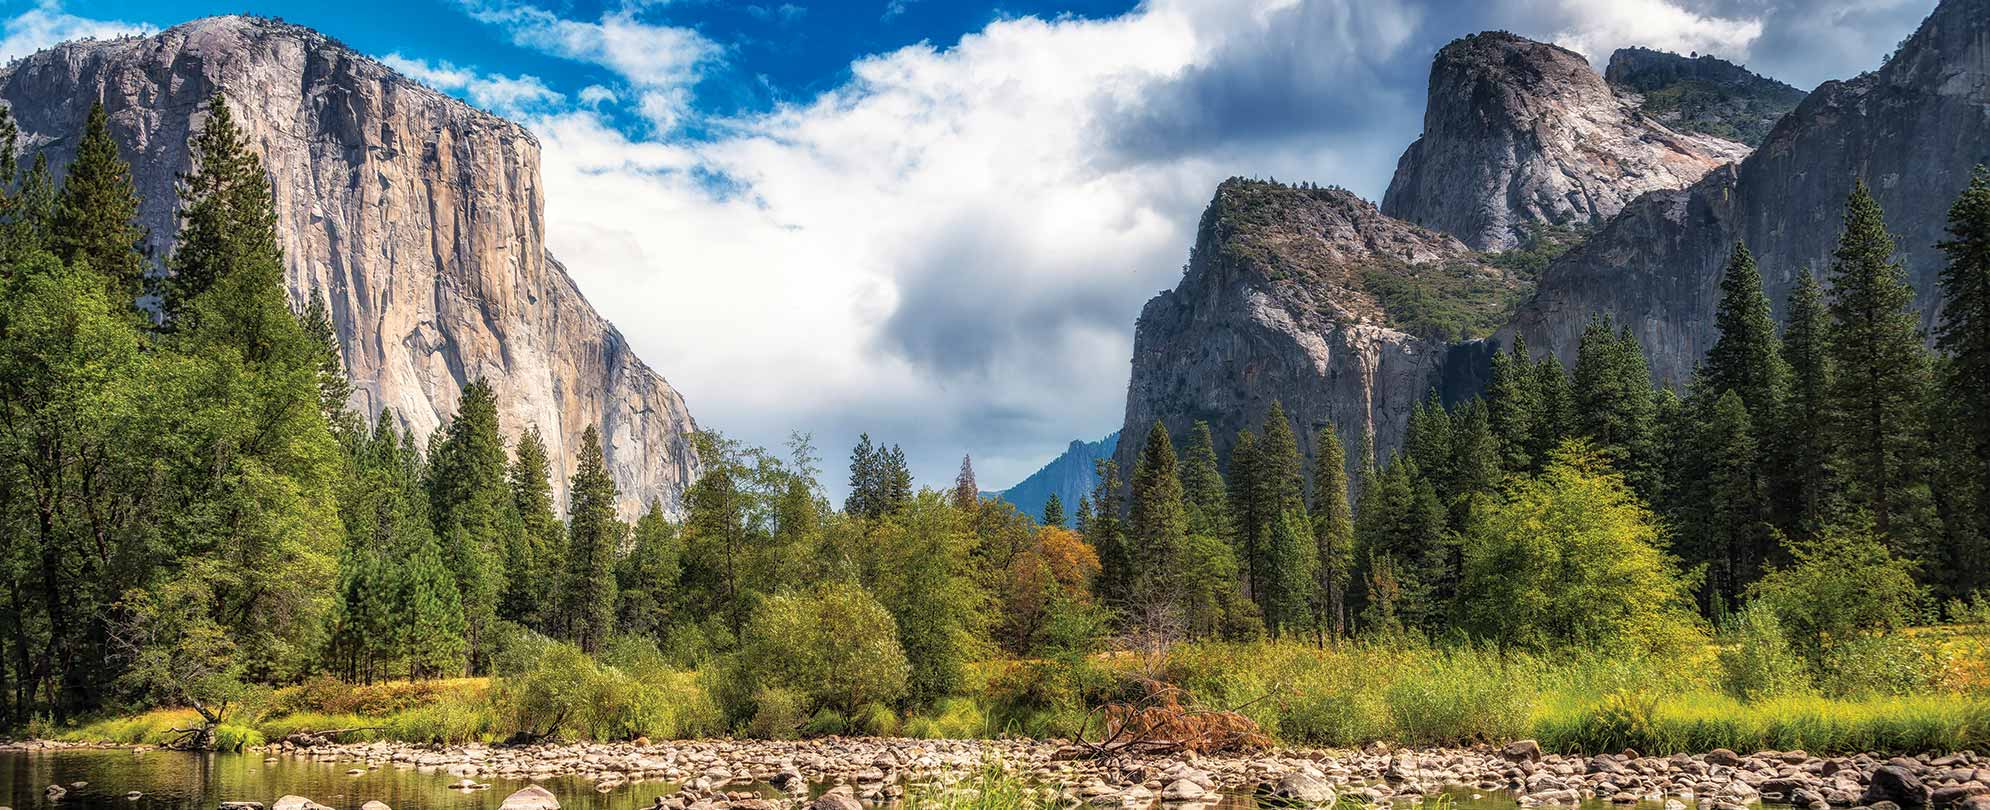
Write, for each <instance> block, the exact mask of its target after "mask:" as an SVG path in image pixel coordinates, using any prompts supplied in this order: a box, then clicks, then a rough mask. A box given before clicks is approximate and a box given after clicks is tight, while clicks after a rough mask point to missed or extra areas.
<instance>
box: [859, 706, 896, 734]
mask: <svg viewBox="0 0 1990 810" xmlns="http://www.w3.org/2000/svg"><path fill="white" fill-rule="evenodd" d="M898 729H899V722H898V712H895V711H892V710H891V707H890V706H886V705H884V704H882V703H866V704H864V707H863V708H861V709H858V710H857V713H856V714H855V715H852V716H851V717H850V731H851V732H852V733H856V734H864V735H868V736H872V737H894V736H897V735H898Z"/></svg>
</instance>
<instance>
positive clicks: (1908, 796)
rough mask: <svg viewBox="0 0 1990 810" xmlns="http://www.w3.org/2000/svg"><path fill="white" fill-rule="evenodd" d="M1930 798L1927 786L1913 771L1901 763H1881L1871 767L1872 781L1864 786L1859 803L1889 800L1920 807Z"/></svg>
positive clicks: (1901, 804)
mask: <svg viewBox="0 0 1990 810" xmlns="http://www.w3.org/2000/svg"><path fill="white" fill-rule="evenodd" d="M1931 799H1933V795H1932V793H1931V791H1929V790H1928V786H1927V785H1925V784H1922V783H1921V777H1918V776H1915V775H1914V772H1913V771H1910V770H1908V769H1907V768H1906V767H1905V766H1901V765H1881V766H1879V767H1878V768H1874V769H1873V775H1872V782H1871V783H1870V784H1868V785H1867V786H1866V792H1865V795H1863V796H1861V797H1859V803H1860V804H1874V803H1876V802H1882V801H1890V802H1894V803H1896V804H1899V805H1900V806H1902V807H1922V806H1925V805H1927V804H1928V802H1929V801H1930V800H1931Z"/></svg>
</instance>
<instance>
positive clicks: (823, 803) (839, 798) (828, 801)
mask: <svg viewBox="0 0 1990 810" xmlns="http://www.w3.org/2000/svg"><path fill="white" fill-rule="evenodd" d="M808 808H809V810H864V806H863V805H862V804H859V803H858V802H857V800H856V799H853V798H850V797H849V796H848V795H846V794H842V793H824V794H822V795H821V796H818V797H816V799H815V801H813V802H810V803H809V806H808Z"/></svg>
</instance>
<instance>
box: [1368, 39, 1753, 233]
mask: <svg viewBox="0 0 1990 810" xmlns="http://www.w3.org/2000/svg"><path fill="white" fill-rule="evenodd" d="M1638 101H1639V99H1637V98H1636V97H1634V96H1631V97H1627V96H1623V95H1619V94H1618V93H1617V92H1616V91H1615V90H1614V89H1612V88H1611V86H1610V84H1609V83H1608V82H1606V81H1604V79H1603V77H1602V76H1601V75H1599V74H1598V73H1597V72H1596V71H1595V70H1594V69H1593V68H1591V67H1590V65H1589V62H1588V61H1587V60H1585V59H1584V58H1583V57H1582V56H1581V55H1580V54H1577V53H1575V52H1574V51H1570V50H1567V49H1565V48H1560V47H1557V46H1554V45H1549V44H1545V43H1540V42H1534V41H1532V40H1528V39H1525V38H1522V37H1518V36H1514V35H1512V34H1508V33H1504V32H1487V33H1482V34H1474V35H1472V36H1468V37H1465V38H1463V39H1459V40H1457V41H1455V42H1452V43H1451V44H1450V45H1447V46H1445V47H1444V49H1443V50H1442V51H1439V52H1438V54H1437V60H1436V62H1435V63H1434V64H1433V65H1432V66H1431V71H1430V97H1429V103H1428V105H1427V106H1426V107H1425V112H1424V125H1423V136H1422V137H1420V138H1418V139H1417V141H1416V142H1415V143H1413V144H1411V145H1410V147H1409V149H1408V150H1407V151H1405V152H1404V153H1403V156H1402V159H1401V160H1399V161H1398V162H1397V165H1396V174H1395V177H1394V179H1393V180H1392V181H1391V182H1390V183H1389V190H1388V193H1387V194H1386V195H1385V196H1384V197H1383V198H1382V211H1383V213H1386V214H1388V215H1390V216H1392V217H1396V218H1398V219H1402V220H1406V221H1409V222H1412V223H1415V224H1418V225H1422V226H1424V227H1427V228H1431V229H1433V230H1437V231H1441V232H1444V233H1448V234H1451V235H1452V236H1456V237H1458V238H1459V239H1461V240H1463V241H1464V242H1465V244H1467V245H1469V246H1471V247H1473V248H1476V249H1479V250H1505V249H1507V248H1512V247H1515V246H1517V245H1519V244H1521V243H1522V241H1523V240H1524V238H1525V237H1526V234H1527V228H1528V227H1529V226H1531V225H1533V224H1535V223H1542V224H1549V225H1564V226H1579V225H1584V224H1587V223H1592V222H1601V221H1603V220H1606V219H1609V218H1610V217H1613V216H1615V215H1616V214H1617V212H1619V211H1621V210H1623V208H1624V206H1625V205H1626V204H1628V203H1629V202H1630V201H1631V200H1634V199H1636V198H1637V197H1638V196H1639V195H1641V194H1644V193H1645V192H1647V191H1654V190H1661V189H1674V188H1682V187H1684V186H1687V185H1691V184H1692V183H1693V182H1694V181H1696V180H1699V179H1700V177H1701V176H1703V175H1705V174H1706V173H1707V172H1709V171H1712V170H1713V169H1715V168H1718V167H1720V166H1722V165H1724V164H1727V163H1730V162H1733V161H1736V160H1740V159H1741V158H1742V157H1743V156H1745V155H1747V154H1748V151H1749V150H1748V147H1747V146H1744V145H1742V144H1739V143H1734V142H1732V141H1728V140H1723V139H1721V138H1716V137H1712V136H1709V135H1702V134H1691V133H1680V132H1675V131H1673V130H1672V129H1670V128H1668V127H1666V126H1665V125H1664V124H1662V123H1660V122H1659V121H1658V120H1657V119H1655V118H1653V117H1651V116H1649V115H1646V114H1645V113H1643V112H1641V111H1640V110H1639V109H1638V106H1637V105H1638Z"/></svg>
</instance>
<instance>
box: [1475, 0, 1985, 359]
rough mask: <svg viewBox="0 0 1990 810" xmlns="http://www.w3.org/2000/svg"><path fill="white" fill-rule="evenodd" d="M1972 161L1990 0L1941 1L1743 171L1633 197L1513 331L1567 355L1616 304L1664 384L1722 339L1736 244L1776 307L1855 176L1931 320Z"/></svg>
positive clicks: (1978, 146) (1823, 94)
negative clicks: (1954, 213) (1949, 225)
mask: <svg viewBox="0 0 1990 810" xmlns="http://www.w3.org/2000/svg"><path fill="white" fill-rule="evenodd" d="M1978 164H1990V0H1945V2H1943V3H1941V4H1940V5H1939V6H1937V7H1936V9H1935V11H1934V13H1933V14H1932V15H1930V16H1929V17H1928V19H1927V20H1926V21H1925V22H1924V23H1922V25H1921V28H1920V30H1919V31H1918V32H1917V33H1915V34H1914V36H1913V37H1911V38H1909V39H1908V40H1907V42H1906V43H1905V44H1904V45H1903V46H1902V48H1901V49H1900V51H1899V52H1898V53H1897V54H1896V55H1895V56H1894V57H1893V58H1892V59H1891V60H1889V61H1888V62H1887V64H1886V65H1885V66H1884V67H1881V68H1880V69H1878V70H1876V71H1873V72H1869V73H1866V74H1863V75H1861V76H1858V77H1856V78H1853V79H1850V80H1847V81H1834V82H1827V83H1825V84H1824V85H1823V86H1821V87H1819V88H1818V89H1817V90H1816V91H1814V92H1812V93H1811V94H1810V96H1809V97H1808V98H1807V99H1805V100H1804V102H1803V104H1802V105H1800V106H1798V107H1797V109H1796V110H1795V111H1794V112H1792V113H1791V114H1790V115H1788V116H1787V117H1785V118H1784V119H1783V120H1782V122H1781V123H1779V124H1777V125H1776V127H1775V129H1774V130H1773V131H1771V132H1770V134H1769V137H1768V139H1767V140H1765V141H1764V142H1763V144H1762V146H1761V148H1759V149H1757V150H1756V151H1755V153H1754V154H1753V155H1751V156H1749V157H1748V159H1746V160H1744V161H1742V162H1741V163H1740V164H1739V165H1738V166H1736V167H1734V168H1732V169H1729V170H1723V171H1718V172H1712V173H1709V174H1708V175H1707V176H1706V177H1705V178H1703V179H1702V180H1701V181H1700V182H1699V183H1697V184H1695V185H1694V186H1692V187H1691V188H1688V189H1683V190H1677V191H1667V192H1663V193H1655V194H1652V195H1649V196H1647V197H1645V198H1643V199H1641V200H1638V201H1637V202H1636V203H1635V204H1633V205H1632V206H1630V207H1629V208H1628V209H1626V210H1625V211H1624V212H1623V213H1622V214H1621V215H1620V216H1619V217H1617V218H1616V219H1615V220H1614V221H1612V222H1611V223H1610V224H1609V225H1607V226H1606V227H1604V228H1603V229H1602V230H1600V231H1599V232H1597V233H1596V234H1595V235H1593V236H1591V237H1590V238H1589V239H1588V240H1587V241H1586V242H1585V243H1584V244H1583V245H1581V246H1579V247H1577V248H1576V249H1574V250H1572V251H1570V252H1569V253H1568V254H1566V255H1564V256H1563V257H1561V259H1559V260H1558V261H1556V262H1555V263H1554V264H1552V265H1551V266H1550V267H1549V268H1548V270H1547V271H1546V272H1545V273H1543V275H1542V278H1541V281H1540V285H1539V290H1538V292H1537V293H1536V295H1535V297H1534V299H1533V300H1532V301H1531V302H1529V303H1528V304H1527V305H1526V306H1525V307H1523V308H1522V309H1521V310H1520V312H1519V313H1518V315H1517V316H1516V318H1515V320H1514V323H1513V325H1512V326H1511V327H1510V328H1509V329H1508V330H1506V331H1507V332H1508V333H1511V332H1518V333H1520V334H1522V335H1524V336H1525V337H1526V338H1527V342H1528V345H1529V346H1530V347H1533V348H1535V349H1536V350H1537V351H1552V352H1554V353H1556V354H1557V355H1558V356H1560V357H1562V358H1563V359H1565V360H1567V359H1570V358H1572V357H1573V355H1574V353H1575V346H1576V338H1577V336H1578V335H1579V333H1580V330H1581V328H1582V324H1583V322H1584V321H1586V320H1587V319H1588V318H1589V317H1590V316H1592V315H1595V314H1608V315H1610V316H1612V317H1614V318H1615V319H1616V320H1617V321H1618V322H1620V323H1622V324H1625V325H1628V326H1629V327H1630V328H1631V330H1632V332H1633V333H1634V334H1636V335H1637V337H1638V339H1639V340H1641V341H1643V343H1644V347H1645V352H1646V354H1647V355H1648V356H1649V357H1650V359H1651V368H1652V375H1653V377H1654V378H1655V379H1656V380H1658V381H1660V382H1670V383H1679V382H1683V381H1684V380H1686V379H1687V378H1688V377H1689V376H1690V374H1691V372H1692V369H1693V366H1694V365H1695V364H1696V363H1697V362H1698V361H1699V360H1700V358H1701V356H1702V355H1704V354H1705V352H1706V351H1707V349H1708V348H1710V347H1711V346H1712V344H1713V339H1714V323H1713V312H1714V306H1715V304H1716V303H1717V301H1718V300H1719V287H1720V273H1721V269H1722V267H1723V266H1724V264H1725V263H1726V261H1727V258H1728V255H1729V253H1730V252H1731V251H1732V250H1733V246H1734V243H1735V242H1736V241H1737V240H1741V241H1745V242H1746V243H1747V244H1748V247H1749V249H1750V250H1751V251H1753V252H1754V254H1755V258H1756V261H1757V263H1758V264H1759V265H1760V267H1761V269H1762V274H1763V281H1764V284H1765V285H1766V287H1767V288H1768V292H1769V296H1770V300H1771V301H1772V302H1773V303H1774V304H1775V307H1776V313H1777V315H1778V317H1782V316H1783V315H1785V314H1786V307H1787V299H1788V296H1789V292H1790V290H1791V289H1792V288H1793V287H1794V286H1795V284H1796V279H1797V276H1798V274H1799V273H1804V272H1813V273H1817V274H1820V275H1822V274H1824V273H1825V272H1826V271H1827V270H1828V269H1829V267H1830V265H1831V251H1832V249H1833V248H1834V247H1835V245H1836V243H1837V239H1838V235H1839V231H1840V230H1841V229H1842V227H1843V222H1844V208H1845V198H1846V195H1847V194H1849V193H1850V192H1851V190H1852V186H1853V184H1854V182H1856V181H1859V180H1864V181H1865V182H1866V183H1867V184H1868V185H1869V186H1870V187H1871V188H1872V191H1873V195H1874V196H1875V197H1876V198H1877V199H1878V200H1879V202H1880V204H1881V206H1882V207H1884V209H1885V211H1886V215H1887V224H1888V226H1889V228H1890V229H1891V230H1892V232H1893V234H1894V236H1895V239H1896V241H1897V243H1898V245H1899V248H1900V253H1899V256H1898V257H1899V258H1900V259H1901V260H1902V261H1904V262H1905V263H1906V265H1907V270H1908V277H1909V279H1910V281H1911V282H1912V283H1913V285H1914V289H1915V291H1916V297H1915V306H1916V308H1917V309H1918V310H1919V312H1920V314H1921V316H1922V321H1923V324H1924V325H1932V324H1933V323H1934V322H1935V318H1936V316H1937V313H1938V311H1939V307H1940V298H1939V296H1940V290H1939V282H1938V278H1939V273H1940V271H1941V267H1942V263H1943V259H1942V255H1941V253H1940V251H1939V250H1937V249H1936V248H1935V244H1936V243H1937V242H1939V241H1941V240H1942V239H1943V238H1944V235H1943V229H1944V227H1945V225H1946V222H1947V211H1948V206H1949V204H1950V203H1952V202H1953V201H1954V200H1955V197H1956V195H1957V194H1959V193H1961V191H1962V189H1963V188H1964V187H1965V186H1967V185H1968V183H1969V176H1970V171H1971V169H1972V168H1973V167H1974V166H1976V165H1978Z"/></svg>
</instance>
